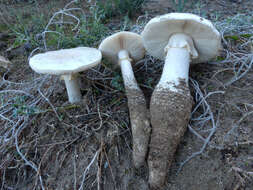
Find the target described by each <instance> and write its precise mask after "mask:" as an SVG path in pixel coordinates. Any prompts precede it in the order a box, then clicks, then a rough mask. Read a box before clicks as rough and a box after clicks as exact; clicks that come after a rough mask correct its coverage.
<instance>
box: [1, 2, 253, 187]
mask: <svg viewBox="0 0 253 190" xmlns="http://www.w3.org/2000/svg"><path fill="white" fill-rule="evenodd" d="M0 2H1V1H0ZM12 2H13V3H10V4H6V3H5V2H1V4H0V6H1V8H4V7H5V11H2V13H1V17H2V18H5V19H4V20H5V21H6V20H8V19H10V20H11V19H12V18H11V14H12V15H13V13H15V9H16V10H17V11H20V10H22V9H23V10H25V9H31V10H33V4H32V3H30V2H29V1H22V2H15V1H12ZM38 2H39V6H40V9H41V11H42V12H44V13H45V14H48V15H50V14H51V15H52V13H54V12H55V11H57V10H59V9H60V8H63V7H64V5H65V4H66V3H67V2H69V1H67V0H61V1H55V4H54V5H53V6H50V9H49V6H47V3H48V2H49V1H46V0H41V1H38ZM82 5H83V7H82V8H84V9H85V8H87V7H88V5H89V4H88V3H87V2H86V1H84V2H83V4H82ZM10 10H12V12H10ZM13 10H14V12H13ZM33 11H35V13H34V12H32V13H31V14H38V13H36V10H33ZM175 11H176V8H175V7H174V6H173V5H172V4H171V2H170V1H164V0H160V1H159V0H153V1H147V2H146V4H145V5H144V6H143V10H142V12H140V13H139V15H145V16H143V17H142V18H144V20H145V21H147V20H148V19H149V18H152V17H153V16H156V15H159V14H165V13H168V12H175ZM184 12H192V13H195V14H198V15H201V16H203V17H205V18H207V19H210V20H211V21H213V22H214V23H215V25H216V26H217V28H218V30H220V31H221V32H224V35H223V37H224V38H223V48H224V49H223V50H222V51H221V55H220V56H219V57H218V58H217V60H215V61H213V62H210V63H201V64H197V65H192V66H191V68H190V77H191V80H190V90H191V94H192V96H193V99H194V102H195V104H194V106H193V110H192V116H191V121H190V123H189V126H188V130H187V132H186V133H185V135H184V136H183V138H182V140H181V142H180V145H179V147H178V149H177V152H176V154H175V159H174V161H173V163H172V165H171V168H170V170H169V171H168V176H167V179H166V184H165V186H164V187H163V188H162V189H163V190H253V117H252V116H253V69H252V68H251V65H252V63H251V62H252V60H253V48H252V46H253V45H252V43H253V41H252V43H251V44H250V43H248V42H249V39H251V40H253V38H252V36H253V32H252V31H253V18H251V20H250V21H248V20H247V22H249V24H248V26H247V27H246V26H245V27H244V28H237V29H234V30H233V28H232V27H231V26H233V25H231V23H232V24H233V22H234V24H235V26H236V27H237V26H238V27H239V26H242V25H243V26H244V24H245V23H246V21H241V20H239V21H238V20H236V19H234V20H233V19H230V21H231V20H232V21H231V23H230V25H227V24H226V23H224V24H223V22H225V21H224V20H226V19H227V18H228V19H229V18H232V17H233V18H234V17H235V18H237V17H236V15H239V14H244V16H247V15H249V16H252V15H253V1H244V0H242V1H239V0H198V1H197V0H195V1H194V0H192V1H188V3H187V4H186V5H185V7H184ZM24 13H25V12H24ZM8 14H10V15H8ZM29 16H30V15H26V14H24V15H23V17H24V18H26V17H28V18H29ZM0 21H1V25H0V26H1V28H0V55H3V56H6V57H8V58H9V59H10V60H11V62H12V65H11V66H10V67H9V69H5V68H3V67H0V75H1V77H2V79H1V81H0V189H1V190H14V189H15V190H30V189H45V190H70V189H71V190H72V189H73V190H77V189H78V190H79V189H80V190H81V189H85V190H86V189H91V190H93V189H94V190H95V189H97V190H114V189H115V190H116V189H117V190H136V189H138V190H148V184H147V181H148V167H147V165H144V166H143V167H141V168H140V169H138V170H136V169H134V167H133V164H132V137H131V125H130V121H129V113H128V107H127V99H126V96H125V94H124V90H122V89H116V88H115V86H113V85H112V82H111V80H112V79H113V78H114V74H115V72H118V73H119V71H118V70H117V69H116V70H115V71H114V69H115V67H111V68H110V67H108V65H106V64H105V63H103V65H102V66H98V67H96V68H95V69H93V70H91V71H88V72H83V73H81V74H80V77H81V80H82V86H81V88H82V89H81V90H82V95H83V97H84V98H83V102H82V103H80V104H76V105H71V104H69V103H68V100H67V94H66V90H65V86H64V83H63V82H62V81H60V79H59V77H56V76H44V75H38V74H36V73H34V72H33V71H32V70H31V69H30V67H29V65H28V61H27V60H28V56H29V53H31V51H32V50H31V49H29V48H26V47H24V46H22V47H15V48H14V49H11V50H10V51H6V50H7V49H8V48H10V47H11V44H12V43H13V40H14V39H13V36H12V35H10V36H8V37H2V38H1V34H4V33H9V29H8V27H7V26H5V25H6V23H5V22H4V21H3V19H0ZM115 22H116V24H117V23H118V20H117V19H115ZM131 22H132V23H133V25H134V24H135V23H137V26H136V25H134V26H133V27H132V28H131V29H132V30H133V31H135V30H136V28H138V24H139V23H138V22H136V18H133V19H132V21H131ZM140 27H141V26H140ZM236 27H235V28H236ZM230 29H231V30H230ZM226 31H229V32H227V33H226ZM138 32H140V31H138ZM101 40H102V39H101ZM245 64H246V66H245ZM242 65H244V66H242ZM247 65H248V67H247ZM162 66H163V62H162V61H158V60H155V59H154V58H151V57H149V56H148V55H147V56H146V58H145V59H143V60H142V61H140V62H138V63H137V64H136V65H135V66H134V70H135V76H137V80H138V82H139V84H140V86H141V88H142V90H143V91H144V94H145V96H146V98H147V101H150V96H151V94H152V91H153V89H154V87H155V85H156V83H157V82H158V80H159V77H160V75H161V71H162ZM244 71H245V73H244ZM242 73H244V74H243V75H239V74H242ZM236 76H237V78H236ZM147 79H150V83H148V82H149V81H148V80H147ZM121 82H122V81H121ZM121 84H122V83H121Z"/></svg>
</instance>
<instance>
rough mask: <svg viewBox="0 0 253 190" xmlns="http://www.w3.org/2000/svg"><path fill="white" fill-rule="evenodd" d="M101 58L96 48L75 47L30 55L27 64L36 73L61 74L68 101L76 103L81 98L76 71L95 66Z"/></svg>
mask: <svg viewBox="0 0 253 190" xmlns="http://www.w3.org/2000/svg"><path fill="white" fill-rule="evenodd" d="M101 59H102V54H101V52H100V51H99V50H98V49H95V48H89V47H77V48H71V49H62V50H57V51H48V52H46V53H40V54H37V55H35V56H33V57H31V59H30V61H29V65H30V67H31V68H32V69H33V70H34V71H35V72H37V73H42V74H52V75H61V77H62V78H63V79H64V81H65V85H66V88H67V93H68V99H69V102H70V103H77V102H80V101H81V99H82V96H81V91H80V86H79V80H78V75H77V73H78V72H81V71H85V70H87V69H89V68H91V67H94V66H96V65H97V64H99V63H100V61H101Z"/></svg>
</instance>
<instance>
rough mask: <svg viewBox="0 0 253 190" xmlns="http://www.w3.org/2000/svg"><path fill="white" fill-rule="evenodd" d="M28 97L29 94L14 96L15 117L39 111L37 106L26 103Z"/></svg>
mask: <svg viewBox="0 0 253 190" xmlns="http://www.w3.org/2000/svg"><path fill="white" fill-rule="evenodd" d="M27 99H28V97H27V96H17V97H15V98H14V103H13V104H12V107H13V116H14V117H17V116H19V115H33V114H36V112H38V109H37V108H36V107H33V106H28V105H26V101H27Z"/></svg>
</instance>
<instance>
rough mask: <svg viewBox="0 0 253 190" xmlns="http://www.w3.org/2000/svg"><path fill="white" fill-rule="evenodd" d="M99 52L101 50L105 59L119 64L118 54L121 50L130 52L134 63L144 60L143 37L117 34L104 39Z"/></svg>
mask: <svg viewBox="0 0 253 190" xmlns="http://www.w3.org/2000/svg"><path fill="white" fill-rule="evenodd" d="M99 50H101V52H102V54H103V56H104V57H106V58H107V59H109V60H110V61H112V62H113V63H118V52H119V51H121V50H126V51H128V53H129V56H130V57H131V58H132V59H133V60H134V61H138V60H140V59H142V58H143V57H144V55H145V48H144V46H143V43H142V39H141V36H140V35H139V34H136V33H133V32H126V31H123V32H118V33H115V34H113V35H111V36H109V37H107V38H106V39H104V40H103V41H102V42H101V44H100V46H99Z"/></svg>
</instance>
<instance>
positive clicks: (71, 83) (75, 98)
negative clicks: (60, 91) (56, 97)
mask: <svg viewBox="0 0 253 190" xmlns="http://www.w3.org/2000/svg"><path fill="white" fill-rule="evenodd" d="M62 77H63V79H64V81H65V85H66V89H67V93H68V99H69V102H70V103H77V102H80V101H81V100H82V95H81V91H80V85H79V80H78V79H79V78H78V77H77V76H75V75H63V76H62Z"/></svg>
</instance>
